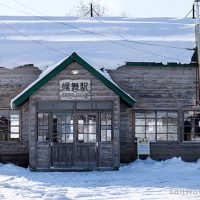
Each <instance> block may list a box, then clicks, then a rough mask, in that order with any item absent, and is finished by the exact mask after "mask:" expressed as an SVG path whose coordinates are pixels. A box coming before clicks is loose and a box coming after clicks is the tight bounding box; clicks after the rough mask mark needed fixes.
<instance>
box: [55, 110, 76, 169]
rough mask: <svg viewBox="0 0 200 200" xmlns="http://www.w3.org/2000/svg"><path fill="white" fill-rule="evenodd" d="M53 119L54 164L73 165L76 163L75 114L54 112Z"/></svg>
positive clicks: (58, 166) (61, 165) (65, 166)
mask: <svg viewBox="0 0 200 200" xmlns="http://www.w3.org/2000/svg"><path fill="white" fill-rule="evenodd" d="M52 121H53V123H52V137H51V141H52V142H51V146H52V166H53V167H55V168H67V167H72V166H73V164H74V116H73V114H72V113H54V114H52Z"/></svg>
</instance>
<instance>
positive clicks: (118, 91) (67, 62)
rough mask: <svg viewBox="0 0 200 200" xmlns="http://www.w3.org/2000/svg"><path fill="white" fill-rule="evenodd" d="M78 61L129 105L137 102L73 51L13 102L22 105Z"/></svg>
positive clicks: (17, 105)
mask: <svg viewBox="0 0 200 200" xmlns="http://www.w3.org/2000/svg"><path fill="white" fill-rule="evenodd" d="M74 61H76V62H77V63H78V64H80V65H81V66H82V67H83V68H85V69H86V70H88V71H89V72H90V73H91V74H92V75H94V76H95V77H96V78H97V79H99V80H100V81H102V82H103V83H104V84H105V85H106V86H107V87H108V88H109V89H111V90H112V91H113V92H114V93H115V94H117V95H118V96H120V98H121V99H122V100H123V101H124V102H125V103H127V104H128V105H129V106H133V105H134V103H135V102H136V101H135V99H133V98H132V97H131V96H129V95H128V94H127V93H126V92H124V91H123V90H122V89H120V88H119V87H117V86H116V85H115V84H114V83H112V82H111V81H110V80H108V79H107V78H105V77H104V76H103V75H102V74H101V73H99V72H98V71H97V70H96V69H95V68H93V67H92V66H91V65H89V64H88V63H87V62H86V61H84V60H83V59H82V58H81V57H79V56H78V55H77V54H76V53H73V54H72V55H71V56H70V57H68V58H67V59H66V60H64V61H63V62H62V63H61V64H59V65H58V66H57V67H56V68H55V69H53V70H52V71H50V72H49V73H48V74H47V75H46V76H44V77H43V78H42V79H41V80H39V81H38V82H37V83H35V84H34V85H33V86H32V87H31V88H29V89H28V90H27V91H26V92H24V93H23V94H22V95H21V96H19V97H18V98H17V99H15V101H14V102H13V104H14V105H15V106H16V107H19V106H21V105H22V104H23V103H24V102H25V101H26V100H28V99H29V97H30V96H31V95H32V94H33V93H35V92H36V91H37V90H39V89H40V88H41V87H42V86H43V85H44V84H46V83H47V82H48V81H50V80H51V79H52V78H53V77H55V76H56V75H57V74H58V73H59V72H61V71H62V70H63V69H64V68H66V67H68V66H69V65H70V64H71V63H72V62H74Z"/></svg>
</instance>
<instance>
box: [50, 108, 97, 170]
mask: <svg viewBox="0 0 200 200" xmlns="http://www.w3.org/2000/svg"><path fill="white" fill-rule="evenodd" d="M66 113H71V114H72V117H73V143H60V144H61V145H63V146H65V145H66V146H67V145H68V144H69V145H72V146H73V165H72V167H73V168H76V166H77V165H78V164H77V162H76V156H77V147H78V146H79V145H81V144H82V145H83V146H88V149H89V146H92V144H94V148H95V150H94V153H95V165H94V166H93V168H94V169H96V168H97V167H98V165H99V164H98V162H99V149H98V147H99V145H98V143H99V141H100V120H99V112H98V110H84V111H79V110H73V111H72V110H69V111H67V110H65V111H63V112H61V111H58V112H56V111H55V112H49V115H50V116H49V120H50V123H49V126H50V127H49V132H50V133H49V137H50V148H51V153H50V156H51V168H55V167H54V164H53V159H54V157H53V147H54V144H58V145H59V142H58V143H55V142H53V137H52V135H53V115H54V114H66ZM79 114H86V115H90V114H94V115H96V142H86V143H85V142H83V143H81V142H78V115H79ZM78 144H79V145H78ZM88 154H89V152H88ZM88 156H89V155H88ZM88 166H89V162H88ZM67 168H68V167H66V169H67Z"/></svg>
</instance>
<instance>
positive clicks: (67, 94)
mask: <svg viewBox="0 0 200 200" xmlns="http://www.w3.org/2000/svg"><path fill="white" fill-rule="evenodd" d="M90 91H91V85H90V80H84V79H82V80H81V79H79V80H69V79H65V80H60V82H59V96H60V100H90Z"/></svg>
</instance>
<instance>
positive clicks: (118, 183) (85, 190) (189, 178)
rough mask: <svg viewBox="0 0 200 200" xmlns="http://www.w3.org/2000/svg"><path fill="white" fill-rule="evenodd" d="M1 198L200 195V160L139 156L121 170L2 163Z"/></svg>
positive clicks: (136, 198) (190, 196) (138, 198)
mask: <svg viewBox="0 0 200 200" xmlns="http://www.w3.org/2000/svg"><path fill="white" fill-rule="evenodd" d="M0 199H2V200H3V199H8V200H16V199H25V200H29V199H46V200H47V199H48V200H49V199H58V200H62V199H63V200H64V199H84V200H90V199H106V200H107V199H108V200H109V199H125V200H127V199H134V200H140V199H147V200H149V199H154V200H155V199H162V200H163V199H170V200H171V199H178V200H182V199H187V200H188V199H194V200H195V199H200V162H197V163H185V162H183V161H181V159H180V158H173V159H170V160H166V161H162V162H156V161H153V160H151V159H147V160H144V161H142V160H137V161H135V162H133V163H131V164H129V165H125V166H122V167H121V168H120V170H119V171H109V172H108V171H107V172H30V171H29V169H24V168H20V167H16V166H14V165H12V164H1V165H0Z"/></svg>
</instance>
